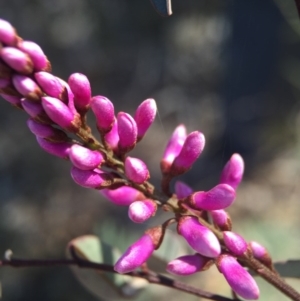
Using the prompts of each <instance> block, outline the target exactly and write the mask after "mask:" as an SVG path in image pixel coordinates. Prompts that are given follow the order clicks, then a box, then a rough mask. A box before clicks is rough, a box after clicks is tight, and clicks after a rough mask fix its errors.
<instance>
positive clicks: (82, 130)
mask: <svg viewBox="0 0 300 301" xmlns="http://www.w3.org/2000/svg"><path fill="white" fill-rule="evenodd" d="M0 95H1V96H2V97H3V98H4V99H5V100H6V101H8V102H10V103H11V104H12V105H13V106H16V107H18V108H20V109H23V110H24V111H25V112H26V113H27V114H28V115H29V119H28V122H27V125H28V127H29V129H30V131H31V132H32V133H33V134H34V135H35V136H36V139H37V142H38V144H39V145H40V147H41V148H42V149H43V150H45V151H46V152H48V153H50V154H52V155H54V156H57V157H60V158H63V159H66V160H69V161H70V163H71V176H72V178H73V180H74V181H75V182H76V183H77V184H78V185H81V186H83V187H86V188H93V189H97V190H99V191H100V193H101V194H102V195H103V196H105V197H106V198H107V199H108V200H110V201H111V202H113V203H115V204H117V205H121V206H128V215H129V218H130V219H131V220H132V221H133V222H135V223H143V222H145V221H146V220H147V219H149V218H151V217H152V216H154V215H155V213H156V211H157V210H158V208H160V209H164V210H168V211H172V212H174V218H172V219H170V220H168V221H166V222H165V223H164V224H163V225H159V226H157V227H154V228H151V229H148V230H147V231H146V232H145V233H144V235H143V236H142V237H141V238H140V239H139V240H138V241H136V242H135V243H133V244H132V245H131V246H130V247H129V248H128V250H127V251H126V252H125V253H124V254H123V255H122V256H121V258H120V259H119V260H118V262H117V263H116V264H115V270H116V271H117V272H119V273H128V272H131V271H133V270H135V269H136V268H138V267H141V266H142V265H144V264H145V263H146V261H147V260H148V258H149V257H150V256H151V255H152V253H153V252H154V251H155V250H156V249H158V248H159V246H160V244H161V243H162V241H163V238H164V233H165V229H166V227H167V226H168V225H169V224H171V223H177V231H178V234H179V235H181V236H182V237H183V238H184V239H185V240H186V242H187V243H188V245H189V246H190V247H191V248H192V249H193V250H194V252H195V254H193V255H186V256H182V257H179V258H176V259H174V260H172V261H171V262H169V264H168V265H167V271H168V272H169V273H172V274H176V275H191V274H194V273H196V272H200V271H204V270H206V269H208V268H209V267H210V266H211V265H213V264H215V265H216V266H217V267H218V269H219V271H220V272H221V273H222V274H223V275H224V277H225V279H226V280H227V282H228V283H229V285H230V286H231V288H232V290H233V291H234V292H235V293H237V294H238V295H240V296H241V297H243V298H245V299H248V300H255V299H257V298H258V297H259V289H258V287H257V284H256V282H255V280H254V279H253V278H252V276H251V275H250V274H249V272H248V271H247V270H246V268H245V267H244V266H243V262H244V260H243V259H244V258H245V257H246V256H248V257H249V256H252V257H254V258H256V259H258V260H259V261H260V262H261V263H263V264H264V265H265V266H268V267H270V268H271V267H272V261H271V258H270V256H269V255H268V253H267V251H266V250H265V249H264V247H262V246H260V245H259V244H258V243H255V242H251V243H247V242H246V241H245V240H244V239H243V237H241V236H240V235H238V234H237V233H234V232H232V231H231V219H230V217H229V215H228V213H227V212H226V211H225V209H226V208H228V207H229V206H230V205H231V204H232V203H233V201H234V199H235V197H236V189H237V187H238V185H239V183H240V182H241V180H242V177H243V172H244V163H243V159H242V158H241V156H240V155H238V154H234V155H233V156H232V157H231V158H230V160H229V161H228V163H227V164H226V166H225V167H224V169H223V171H222V174H221V178H220V181H219V183H218V184H217V185H216V186H215V187H213V188H212V189H210V190H209V191H196V192H194V191H193V190H192V189H191V188H190V187H189V186H188V185H186V184H185V183H183V182H180V181H177V182H176V184H175V190H174V193H172V192H171V191H172V189H171V188H170V183H171V181H172V180H173V179H174V178H175V177H177V176H179V175H181V174H183V173H185V172H187V171H188V170H189V169H190V168H192V166H193V164H194V162H195V161H196V160H197V158H198V157H199V156H200V154H201V153H202V151H203V149H204V145H205V138H204V135H203V134H202V133H201V132H198V131H194V132H191V133H189V134H187V131H186V128H185V126H184V125H179V126H178V127H177V128H176V129H175V131H174V132H173V134H172V136H171V138H170V140H169V142H168V143H167V146H166V148H165V151H164V153H163V156H162V159H161V162H160V166H161V171H162V192H157V191H156V189H155V188H154V187H153V186H152V185H151V184H150V183H149V182H148V180H149V178H150V173H149V170H148V168H147V165H146V163H145V162H144V161H142V160H141V159H139V158H134V157H130V156H128V153H129V152H130V151H131V150H132V149H133V148H134V147H135V146H136V144H137V143H138V142H140V141H141V140H142V138H143V137H144V135H145V134H146V132H147V130H148V129H149V127H150V126H151V124H152V123H153V121H154V119H155V115H156V110H157V108H156V103H155V101H154V100H153V99H147V100H145V101H143V102H142V103H141V104H140V105H139V107H138V108H137V109H136V112H135V114H134V115H133V116H131V115H130V114H128V113H126V112H118V113H115V108H114V105H113V103H112V102H111V101H110V100H109V99H108V98H106V97H104V96H93V95H92V91H91V87H90V83H89V80H88V78H87V77H86V76H85V75H83V74H79V73H75V74H72V75H71V76H70V77H69V79H68V82H65V81H64V80H62V79H60V78H58V77H56V76H54V75H53V74H52V73H51V66H50V63H49V61H48V60H47V57H46V56H45V54H44V53H43V51H42V50H41V48H40V47H39V46H38V45H36V44H35V43H33V42H29V41H24V40H22V39H21V38H20V37H19V36H18V35H17V34H16V31H15V29H14V28H13V27H12V26H11V25H10V24H9V23H8V22H6V21H4V20H0ZM89 109H91V110H92V112H93V113H94V115H95V117H96V123H97V129H98V133H97V135H99V136H100V141H98V140H97V139H96V138H95V136H94V135H93V134H92V133H91V129H90V127H89V126H88V123H87V117H86V113H87V111H88V110H89ZM70 134H72V136H73V137H74V136H76V137H77V139H74V138H71V136H70Z"/></svg>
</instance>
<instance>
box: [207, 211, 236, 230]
mask: <svg viewBox="0 0 300 301" xmlns="http://www.w3.org/2000/svg"><path fill="white" fill-rule="evenodd" d="M210 214H211V217H212V220H213V223H214V225H215V226H216V227H218V228H219V229H220V230H222V231H230V230H231V229H232V222H231V219H230V217H229V215H228V213H227V212H226V211H225V210H223V209H220V210H212V211H210Z"/></svg>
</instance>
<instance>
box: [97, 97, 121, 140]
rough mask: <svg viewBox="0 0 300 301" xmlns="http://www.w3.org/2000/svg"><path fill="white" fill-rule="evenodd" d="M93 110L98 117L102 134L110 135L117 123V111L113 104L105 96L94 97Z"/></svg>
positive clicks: (98, 124)
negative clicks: (115, 122)
mask: <svg viewBox="0 0 300 301" xmlns="http://www.w3.org/2000/svg"><path fill="white" fill-rule="evenodd" d="M91 109H92V111H93V112H94V115H95V117H96V122H97V127H98V130H99V132H100V133H103V134H106V133H108V132H109V131H110V130H111V128H112V126H113V124H114V121H115V110H114V105H113V104H112V102H111V101H110V100H109V99H108V98H106V97H104V96H94V97H93V98H92V99H91Z"/></svg>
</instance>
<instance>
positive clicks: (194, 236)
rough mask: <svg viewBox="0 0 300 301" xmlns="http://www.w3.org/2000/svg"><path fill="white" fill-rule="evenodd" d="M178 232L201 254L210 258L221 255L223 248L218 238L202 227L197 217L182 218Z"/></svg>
mask: <svg viewBox="0 0 300 301" xmlns="http://www.w3.org/2000/svg"><path fill="white" fill-rule="evenodd" d="M177 230H178V233H179V234H180V235H182V236H183V237H184V238H185V240H186V241H187V242H188V244H189V245H190V246H191V247H192V248H193V249H194V250H195V251H196V252H198V253H199V254H201V255H203V256H206V257H210V258H215V257H217V256H219V255H220V253H221V246H220V243H219V241H218V239H217V237H216V236H215V234H214V233H213V232H212V231H211V230H209V229H208V228H206V227H204V226H203V225H201V224H200V223H199V221H198V219H197V218H196V217H192V216H184V217H182V218H180V220H179V222H178V228H177Z"/></svg>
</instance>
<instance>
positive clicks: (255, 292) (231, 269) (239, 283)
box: [217, 255, 259, 300]
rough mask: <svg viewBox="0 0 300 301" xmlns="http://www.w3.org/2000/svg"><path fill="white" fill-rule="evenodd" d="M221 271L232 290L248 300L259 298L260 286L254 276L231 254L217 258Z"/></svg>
mask: <svg viewBox="0 0 300 301" xmlns="http://www.w3.org/2000/svg"><path fill="white" fill-rule="evenodd" d="M217 266H218V269H219V271H220V272H221V273H222V274H223V275H224V277H225V279H226V280H227V282H228V284H229V285H230V287H231V288H232V290H233V291H234V292H235V293H236V294H238V295H239V296H241V297H242V298H245V299H246V300H257V299H258V298H259V288H258V286H257V284H256V282H255V280H254V279H253V277H252V276H251V275H250V274H249V273H248V272H247V270H246V269H245V268H243V267H242V266H241V265H240V264H239V263H238V262H237V260H236V258H234V257H232V256H230V255H221V256H220V257H219V258H218V259H217Z"/></svg>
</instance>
